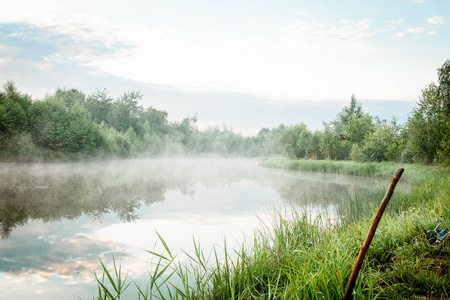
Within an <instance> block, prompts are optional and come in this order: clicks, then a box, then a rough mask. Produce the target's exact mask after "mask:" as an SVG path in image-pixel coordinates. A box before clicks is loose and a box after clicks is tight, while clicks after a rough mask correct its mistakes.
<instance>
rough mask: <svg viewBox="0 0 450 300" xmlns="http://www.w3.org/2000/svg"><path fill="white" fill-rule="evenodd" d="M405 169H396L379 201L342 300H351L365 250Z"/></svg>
mask: <svg viewBox="0 0 450 300" xmlns="http://www.w3.org/2000/svg"><path fill="white" fill-rule="evenodd" d="M404 170H405V169H403V168H402V169H398V170H397V173H396V174H395V176H394V178H392V181H391V184H390V185H389V187H388V189H387V191H386V195H385V196H384V198H383V201H381V204H380V207H379V208H378V211H377V214H376V215H375V219H374V220H373V222H372V225H371V226H370V229H369V232H368V233H367V236H366V240H365V241H364V244H363V245H362V247H361V250H360V251H359V254H358V258H357V259H356V263H355V266H354V267H353V271H352V274H351V275H350V279H349V281H348V284H347V289H346V291H345V294H344V298H343V299H344V300H348V299H352V297H353V295H352V293H353V288H354V287H355V283H356V279H357V278H358V273H359V270H360V269H361V266H362V264H363V261H364V257H365V256H366V253H367V250H369V247H370V243H371V242H372V239H373V236H374V235H375V231H377V227H378V224H379V223H380V220H381V217H382V216H383V213H384V210H385V209H386V206H387V205H388V203H389V200H390V199H391V196H392V194H393V193H394V189H395V186H396V185H397V182H398V181H399V180H400V177H402V174H403V171H404Z"/></svg>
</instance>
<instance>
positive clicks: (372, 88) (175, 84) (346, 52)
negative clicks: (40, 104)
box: [0, 0, 450, 133]
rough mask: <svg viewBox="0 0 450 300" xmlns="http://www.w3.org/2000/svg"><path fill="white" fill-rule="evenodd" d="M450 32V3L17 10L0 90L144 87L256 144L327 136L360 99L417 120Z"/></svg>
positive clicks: (92, 5) (10, 13) (178, 109)
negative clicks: (261, 133) (324, 127)
mask: <svg viewBox="0 0 450 300" xmlns="http://www.w3.org/2000/svg"><path fill="white" fill-rule="evenodd" d="M449 21H450V5H449V4H448V1H446V0H438V1H432V0H399V1H384V0H381V1H351V0H346V1H345V0H344V1H331V0H330V1H326V0H315V1H299V0H298V1H261V0H260V1H253V0H247V1H242V0H241V1H225V0H219V1H211V0H209V1H206V0H205V1H203V0H197V1H194V0H193V1H141V0H131V1H103V0H100V1H92V0H91V1H86V0H79V1H70V2H69V1H39V2H37V1H29V0H16V1H14V3H13V2H10V3H8V5H5V6H2V10H1V11H0V83H4V82H5V81H6V80H12V81H14V82H15V83H16V85H17V86H18V88H19V89H20V90H21V91H24V92H27V93H29V94H31V95H32V96H33V97H35V98H41V97H43V96H44V95H45V94H46V93H52V92H53V91H54V90H55V88H57V87H67V88H79V89H81V90H83V91H84V92H86V93H90V92H92V91H94V89H95V88H106V89H107V90H109V91H110V93H111V94H112V95H113V96H118V95H119V93H120V92H124V91H128V90H133V89H138V90H140V91H141V92H142V93H143V94H144V98H145V104H146V105H153V106H154V107H156V108H158V109H164V110H166V111H167V112H168V113H169V117H172V118H175V119H177V118H178V119H180V118H182V117H183V116H190V115H193V114H194V113H198V117H199V120H200V125H201V126H206V124H228V125H229V126H232V127H234V128H235V129H236V130H239V131H242V132H243V133H254V132H257V130H258V129H259V128H261V127H264V126H266V127H272V126H276V125H278V124H280V123H285V124H292V123H296V122H301V121H305V123H307V124H308V125H310V127H311V128H313V129H318V128H320V126H321V125H320V124H321V122H322V121H327V120H330V119H331V118H333V117H334V115H336V114H337V113H338V112H339V111H340V109H341V108H342V107H343V105H345V104H346V103H347V102H349V99H350V96H351V95H352V94H353V93H354V94H355V95H356V96H357V98H358V99H360V100H361V101H362V102H363V104H364V105H365V107H366V111H368V112H370V113H372V114H374V115H379V116H380V117H382V118H389V117H391V116H392V112H394V113H395V115H397V116H398V117H399V118H400V121H405V120H406V115H407V113H408V112H409V111H410V109H411V108H412V107H413V106H414V103H415V102H416V101H417V100H418V97H419V96H420V93H421V90H422V89H423V88H425V87H426V85H427V84H429V83H430V82H432V81H436V79H437V76H436V69H437V68H438V67H440V66H441V65H442V64H443V63H444V62H445V60H446V59H449V58H450V38H449V37H450V26H449ZM369 108H370V109H369ZM396 108H397V109H396Z"/></svg>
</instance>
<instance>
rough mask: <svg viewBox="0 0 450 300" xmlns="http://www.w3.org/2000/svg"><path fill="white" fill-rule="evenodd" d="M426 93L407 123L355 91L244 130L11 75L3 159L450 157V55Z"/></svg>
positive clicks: (131, 98)
mask: <svg viewBox="0 0 450 300" xmlns="http://www.w3.org/2000/svg"><path fill="white" fill-rule="evenodd" d="M437 71H438V82H437V83H431V84H429V85H428V86H427V87H425V88H424V89H423V90H422V95H421V96H420V97H419V101H418V103H417V105H416V107H415V108H414V109H413V111H412V112H410V113H409V116H408V120H407V122H406V123H405V124H399V122H398V120H397V119H395V118H393V119H392V120H381V119H380V118H378V117H374V116H372V115H370V114H369V113H367V112H364V109H363V105H362V103H361V102H360V101H358V99H357V98H356V97H355V95H352V97H351V99H350V104H349V105H348V106H345V107H344V108H343V109H342V111H341V112H340V113H338V114H337V115H336V117H335V118H334V119H333V120H331V121H328V122H324V123H323V129H322V130H316V131H312V130H310V129H309V128H308V126H307V125H306V124H304V123H302V122H300V123H298V124H295V125H290V126H286V125H284V124H281V125H279V126H278V127H276V128H272V129H269V128H263V129H261V130H260V131H259V132H258V134H257V135H255V136H251V137H244V136H242V134H240V133H239V132H235V131H234V130H233V129H232V128H228V127H226V126H222V127H219V126H209V127H207V128H206V129H202V130H200V129H198V127H197V125H196V122H197V117H196V116H192V117H186V118H184V119H183V120H182V121H179V122H169V121H168V119H167V117H168V114H167V112H166V111H161V110H157V109H155V108H153V107H152V106H150V107H143V106H142V105H141V104H140V101H141V100H142V97H143V96H142V94H141V93H140V92H135V91H132V92H126V93H123V94H122V95H121V96H120V97H118V98H116V99H113V98H112V97H111V96H110V95H109V94H108V92H107V91H106V90H105V89H103V90H101V89H98V90H96V91H95V92H93V93H91V94H89V95H86V94H84V93H83V92H82V91H79V90H77V89H60V88H58V89H57V90H56V91H55V93H54V94H52V95H48V96H46V97H44V98H43V99H40V100H34V101H33V100H32V98H31V97H30V96H29V95H27V94H23V93H20V92H19V91H18V90H17V88H16V87H15V85H14V83H12V82H10V81H8V82H6V84H5V85H4V86H3V91H1V92H0V158H1V159H3V160H19V161H34V160H55V159H88V158H109V157H136V156H158V155H163V154H168V155H177V154H192V155H194V154H200V153H215V154H220V155H243V156H272V155H285V156H287V157H289V158H294V159H299V158H310V159H344V160H345V159H352V160H357V161H405V162H426V163H430V162H435V161H437V162H447V163H449V162H450V60H447V61H446V62H445V63H444V64H443V65H442V67H440V68H439V69H438V70H437Z"/></svg>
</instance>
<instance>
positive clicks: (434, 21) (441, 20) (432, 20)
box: [427, 16, 444, 24]
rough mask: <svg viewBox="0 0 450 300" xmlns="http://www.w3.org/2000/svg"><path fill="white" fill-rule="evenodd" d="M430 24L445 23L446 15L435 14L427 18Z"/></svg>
mask: <svg viewBox="0 0 450 300" xmlns="http://www.w3.org/2000/svg"><path fill="white" fill-rule="evenodd" d="M427 22H428V23H429V24H442V23H444V17H439V16H434V17H430V18H428V19H427Z"/></svg>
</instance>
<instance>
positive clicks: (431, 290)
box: [97, 160, 450, 299]
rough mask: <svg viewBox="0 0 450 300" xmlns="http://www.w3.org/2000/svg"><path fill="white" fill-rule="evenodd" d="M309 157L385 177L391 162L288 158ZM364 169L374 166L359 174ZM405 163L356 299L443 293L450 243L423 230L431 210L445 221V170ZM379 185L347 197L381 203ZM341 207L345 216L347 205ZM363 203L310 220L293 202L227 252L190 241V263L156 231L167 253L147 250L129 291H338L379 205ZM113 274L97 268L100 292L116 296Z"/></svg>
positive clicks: (153, 295) (143, 294)
mask: <svg viewBox="0 0 450 300" xmlns="http://www.w3.org/2000/svg"><path fill="white" fill-rule="evenodd" d="M269 163H270V164H272V163H273V161H272V162H270V161H269ZM280 163H281V160H280ZM283 163H287V162H283ZM313 163H317V166H316V167H317V169H316V170H317V171H323V168H327V169H328V170H333V168H335V170H337V171H334V172H341V171H340V170H346V171H343V172H353V173H346V174H358V175H365V176H369V175H371V176H385V175H384V172H388V171H389V170H390V169H389V168H393V170H394V171H392V172H391V173H390V174H389V177H390V178H391V177H392V175H393V174H394V172H395V170H396V168H397V166H395V165H390V164H380V165H377V164H373V165H372V166H367V165H358V164H355V163H349V162H343V164H341V162H329V161H325V162H321V161H307V162H296V163H295V165H296V166H299V165H302V166H305V165H307V166H312V165H313ZM346 164H347V165H346ZM287 166H290V164H288V163H287ZM352 167H353V168H354V170H353V171H352V170H351V168H352ZM321 168H322V169H321ZM339 168H340V169H339ZM372 169H375V171H373V173H370V174H368V173H364V172H368V171H370V170H372ZM356 170H359V171H356ZM361 170H366V171H361ZM410 170H412V172H414V174H413V175H411V174H410V175H409V180H411V181H412V182H414V184H413V185H412V188H411V190H408V191H403V190H397V191H396V192H395V193H394V196H393V198H392V200H391V202H390V204H389V206H388V208H387V210H386V212H385V214H384V216H383V219H382V220H381V223H380V225H379V227H378V230H377V233H376V235H375V238H374V240H373V242H372V245H371V247H370V249H369V251H368V254H367V256H366V260H365V263H364V264H363V268H362V270H361V272H360V274H359V277H358V280H357V283H356V286H355V289H354V295H355V299H446V298H449V297H450V286H449V285H448V282H450V272H449V271H450V250H449V249H450V244H447V245H446V246H445V247H444V248H443V249H441V250H437V249H436V248H435V247H434V246H433V245H430V244H429V243H428V241H427V238H426V230H427V229H432V228H434V226H435V219H436V217H440V218H442V220H443V222H444V223H445V224H447V225H450V222H449V220H450V206H449V204H450V203H449V202H450V185H449V182H450V180H449V179H450V175H449V174H448V173H447V172H434V171H433V172H430V171H428V168H422V167H420V166H409V165H408V166H405V175H407V174H408V172H410ZM310 171H312V170H310ZM357 172H360V173H357ZM370 172H372V171H370ZM384 193H385V191H382V190H378V191H375V192H374V193H371V194H370V195H367V194H366V195H358V196H357V199H356V200H357V201H356V202H354V203H359V204H358V205H362V206H364V205H365V203H372V200H373V198H375V199H379V200H378V202H380V201H381V199H382V198H383V196H384ZM343 207H344V208H343V209H344V210H346V211H347V212H348V213H349V214H351V207H347V208H345V206H343ZM357 209H360V208H357ZM364 209H368V210H369V212H370V213H368V214H367V215H366V216H365V217H363V216H361V217H358V218H352V219H346V220H345V221H343V222H341V223H339V224H338V225H333V224H331V223H330V221H329V220H327V219H326V218H325V217H323V216H319V217H316V218H315V219H314V220H311V219H310V218H309V217H308V214H307V212H301V211H294V210H293V209H291V208H287V211H286V212H280V211H275V212H274V213H273V223H272V224H267V226H266V227H264V228H261V229H260V230H258V231H256V232H255V233H254V236H253V239H252V240H247V242H246V243H244V244H243V245H242V248H241V249H234V250H229V249H226V245H224V248H225V253H226V255H225V258H224V259H220V258H219V257H218V256H217V253H215V252H213V253H203V252H202V250H201V249H200V247H199V245H197V244H195V255H193V256H191V257H190V263H188V264H185V263H183V264H179V263H177V258H176V255H173V254H172V253H171V251H170V249H169V247H168V246H167V244H166V243H165V242H164V239H163V238H162V237H160V242H161V243H162V244H163V245H164V247H165V249H166V251H165V253H150V255H152V256H153V257H154V258H155V259H156V261H155V265H156V267H155V268H154V271H153V272H152V273H151V274H150V279H149V285H148V286H147V287H138V286H136V285H133V284H131V285H129V286H128V289H135V295H136V299H137V298H139V299H159V298H171V299H342V296H343V294H344V291H345V288H346V284H347V280H348V278H349V275H350V273H351V270H352V268H353V264H354V262H355V260H356V257H357V254H358V251H359V249H360V247H361V245H362V242H363V240H364V238H365V235H366V234H367V231H368V228H369V226H370V224H371V222H372V219H373V214H374V212H375V210H376V209H377V207H375V206H370V205H369V206H364ZM118 275H120V273H119V272H118V268H117V267H116V268H114V269H113V270H108V269H107V268H104V274H103V279H101V278H99V292H98V295H97V296H98V299H116V298H115V297H117V295H118V294H121V293H122V291H123V288H125V287H126V286H127V284H128V283H126V284H124V281H123V278H120V280H119V279H118V278H117V277H120V276H118ZM166 276H168V277H166ZM175 281H181V282H182V285H181V286H180V285H179V286H177V288H175V287H173V286H172V285H171V284H170V282H175ZM119 286H122V288H119Z"/></svg>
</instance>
